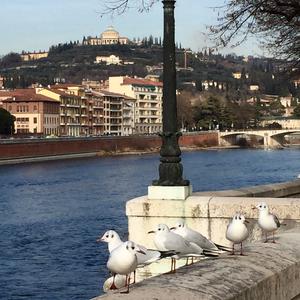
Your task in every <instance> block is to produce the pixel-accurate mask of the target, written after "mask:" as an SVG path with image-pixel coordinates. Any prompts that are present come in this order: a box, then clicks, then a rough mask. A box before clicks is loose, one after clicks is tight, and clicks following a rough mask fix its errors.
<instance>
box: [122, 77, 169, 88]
mask: <svg viewBox="0 0 300 300" xmlns="http://www.w3.org/2000/svg"><path fill="white" fill-rule="evenodd" d="M125 84H132V85H138V86H158V87H162V86H163V83H162V82H157V81H152V80H147V79H144V78H131V77H124V79H123V85H125Z"/></svg>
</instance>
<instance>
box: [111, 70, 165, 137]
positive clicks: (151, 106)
mask: <svg viewBox="0 0 300 300" xmlns="http://www.w3.org/2000/svg"><path fill="white" fill-rule="evenodd" d="M162 88H163V85H162V83H161V82H155V81H151V80H147V79H143V78H131V77H126V76H115V77H109V91H111V92H114V93H119V94H122V95H126V96H128V97H131V98H133V99H135V100H136V101H135V103H134V112H133V114H134V133H136V134H153V133H157V132H160V131H162Z"/></svg>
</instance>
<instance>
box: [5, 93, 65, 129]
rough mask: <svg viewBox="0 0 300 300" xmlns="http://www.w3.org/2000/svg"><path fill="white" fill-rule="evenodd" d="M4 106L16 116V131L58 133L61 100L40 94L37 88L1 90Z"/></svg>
mask: <svg viewBox="0 0 300 300" xmlns="http://www.w3.org/2000/svg"><path fill="white" fill-rule="evenodd" d="M0 99H1V102H2V107H3V108H4V109H6V110H7V111H9V112H10V113H11V114H12V115H14V116H15V118H16V121H15V132H16V133H20V134H30V133H32V134H44V135H51V134H52V135H58V134H59V127H60V123H59V122H60V120H59V105H60V103H59V101H57V100H55V99H52V98H49V97H46V96H44V95H40V94H38V93H37V92H36V90H35V89H16V90H13V91H0Z"/></svg>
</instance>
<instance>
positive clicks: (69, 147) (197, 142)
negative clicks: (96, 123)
mask: <svg viewBox="0 0 300 300" xmlns="http://www.w3.org/2000/svg"><path fill="white" fill-rule="evenodd" d="M179 143H180V146H181V147H188V148H197V147H207V146H218V134H217V132H205V133H197V134H188V135H183V136H182V137H181V138H180V140H179ZM160 146H161V139H160V137H158V136H128V137H99V138H65V139H63V138H59V139H32V140H30V139H28V140H24V139H23V140H5V141H2V142H1V143H0V160H4V159H15V158H28V157H42V156H55V155H66V154H79V153H97V154H99V155H109V154H114V153H124V152H151V151H158V150H159V148H160Z"/></svg>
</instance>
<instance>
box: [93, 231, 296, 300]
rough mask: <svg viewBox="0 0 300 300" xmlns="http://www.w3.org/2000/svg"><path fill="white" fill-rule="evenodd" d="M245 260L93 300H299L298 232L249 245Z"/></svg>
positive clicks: (191, 269) (198, 267)
mask: <svg viewBox="0 0 300 300" xmlns="http://www.w3.org/2000/svg"><path fill="white" fill-rule="evenodd" d="M245 250H246V254H247V256H239V255H237V256H230V255H228V254H222V256H221V257H219V258H217V259H207V260H202V261H200V262H198V263H196V264H194V265H192V266H186V267H183V268H180V269H178V270H177V272H176V274H164V275H160V276H157V277H153V278H150V279H147V280H144V281H142V282H140V283H138V284H136V285H134V286H132V288H131V291H130V293H129V294H127V295H124V294H120V293H119V292H112V293H109V294H107V295H104V296H102V297H98V298H95V299H94V300H96V299H98V300H100V299H108V300H115V299H122V300H126V299H130V300H141V299H143V300H153V299H156V300H171V299H172V300H174V299H178V300H179V299H180V300H181V299H184V300H194V299H195V300H196V299H201V300H246V299H249V300H250V299H251V300H252V299H253V300H254V299H257V300H258V299H259V300H292V299H293V300H296V299H299V297H300V285H299V278H300V228H299V227H298V226H297V227H295V228H294V229H293V230H289V231H286V232H285V233H282V234H280V235H278V236H277V243H276V244H272V243H267V244H266V243H262V242H255V243H251V244H249V245H248V246H247V247H246V249H245Z"/></svg>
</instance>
